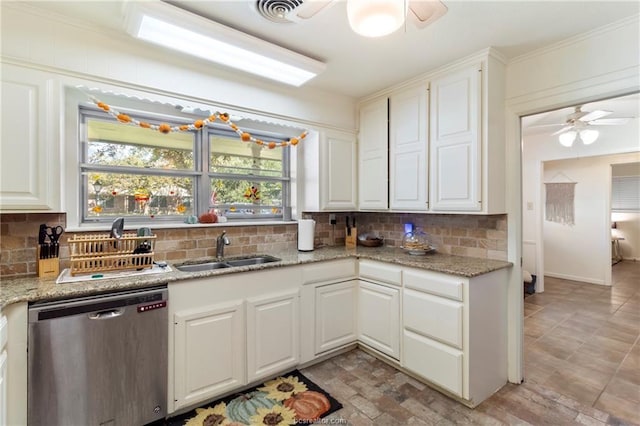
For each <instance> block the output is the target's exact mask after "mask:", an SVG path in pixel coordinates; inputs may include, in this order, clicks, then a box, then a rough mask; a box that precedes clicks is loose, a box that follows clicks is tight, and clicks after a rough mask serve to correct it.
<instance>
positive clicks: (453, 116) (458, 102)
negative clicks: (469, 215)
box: [429, 65, 482, 211]
mask: <svg viewBox="0 0 640 426" xmlns="http://www.w3.org/2000/svg"><path fill="white" fill-rule="evenodd" d="M480 71H481V67H480V65H476V66H473V67H469V68H467V69H464V70H462V71H459V72H457V73H454V74H451V75H448V76H446V77H443V78H440V79H436V80H434V81H432V82H431V137H430V154H429V155H430V158H431V165H430V168H431V189H430V195H431V200H430V204H431V210H449V211H458V210H459V211H479V210H481V209H482V205H481V203H480V201H481V200H480V188H481V175H480V173H481V170H480V153H481V149H480V144H481V139H480V137H481V134H480V87H481V85H480V81H481V77H482V76H481V72H480Z"/></svg>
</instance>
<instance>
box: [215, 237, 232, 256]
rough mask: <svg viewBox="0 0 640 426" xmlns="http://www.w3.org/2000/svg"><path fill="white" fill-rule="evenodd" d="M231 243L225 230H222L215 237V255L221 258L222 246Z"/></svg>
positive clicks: (222, 253) (222, 254)
mask: <svg viewBox="0 0 640 426" xmlns="http://www.w3.org/2000/svg"><path fill="white" fill-rule="evenodd" d="M229 244H231V242H230V241H229V238H227V231H222V234H220V236H219V237H218V238H216V257H217V258H218V259H222V258H223V257H224V246H228V245H229Z"/></svg>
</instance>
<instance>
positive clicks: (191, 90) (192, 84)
mask: <svg viewBox="0 0 640 426" xmlns="http://www.w3.org/2000/svg"><path fill="white" fill-rule="evenodd" d="M1 7H2V13H1V23H2V25H1V28H2V34H1V35H2V37H1V39H2V40H1V41H2V50H1V52H2V60H3V61H4V62H8V63H15V64H17V65H30V66H34V67H38V68H41V69H43V70H45V71H52V72H57V73H60V74H61V75H68V76H72V77H76V78H81V79H86V81H88V82H91V81H95V82H102V83H109V84H116V85H117V84H121V85H124V86H127V87H131V88H135V89H140V90H146V91H148V92H149V93H151V94H154V93H156V94H161V95H167V96H175V97H178V98H183V99H184V98H187V99H192V100H194V101H199V102H202V103H205V104H207V103H208V104H214V105H218V106H222V107H225V106H230V107H239V108H241V109H243V110H248V111H255V112H268V113H269V114H270V115H272V116H274V117H277V118H292V119H296V120H300V121H302V122H305V123H315V124H319V125H327V126H330V127H336V128H340V129H345V130H353V129H355V100H354V99H352V98H349V97H346V96H344V95H340V94H336V93H328V92H323V91H319V90H314V89H310V88H305V87H304V86H303V87H301V88H293V87H290V86H286V85H282V84H277V83H269V82H266V81H265V80H262V79H260V78H257V77H253V78H252V77H250V76H248V75H245V74H243V73H238V72H231V71H221V70H218V69H216V68H214V67H212V66H209V65H208V63H206V62H204V61H201V60H196V59H193V58H192V57H190V56H188V55H181V54H179V53H169V52H163V51H162V50H160V49H155V48H154V49H148V48H146V45H145V44H144V43H140V42H139V41H136V40H134V39H133V38H131V37H129V36H128V35H127V34H124V33H118V32H115V31H114V32H111V33H105V32H101V31H100V30H97V29H93V28H91V27H90V26H88V25H86V24H84V23H82V22H71V21H69V20H68V19H66V18H62V17H59V16H56V15H54V14H52V13H50V12H43V11H42V10H41V9H38V8H35V7H33V6H30V5H27V4H25V3H23V2H1Z"/></svg>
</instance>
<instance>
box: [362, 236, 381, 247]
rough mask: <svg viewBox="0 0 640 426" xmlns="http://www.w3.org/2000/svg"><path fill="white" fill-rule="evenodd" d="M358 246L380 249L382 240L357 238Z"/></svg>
mask: <svg viewBox="0 0 640 426" xmlns="http://www.w3.org/2000/svg"><path fill="white" fill-rule="evenodd" d="M358 244H360V245H361V246H364V247H380V246H381V245H382V244H384V238H382V237H379V238H360V237H358Z"/></svg>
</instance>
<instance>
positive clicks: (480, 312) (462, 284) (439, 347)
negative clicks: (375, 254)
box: [401, 268, 507, 406]
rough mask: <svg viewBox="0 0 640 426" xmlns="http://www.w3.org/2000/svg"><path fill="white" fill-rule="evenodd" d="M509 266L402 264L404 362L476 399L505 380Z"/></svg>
mask: <svg viewBox="0 0 640 426" xmlns="http://www.w3.org/2000/svg"><path fill="white" fill-rule="evenodd" d="M506 274H507V271H506V270H504V269H503V270H498V271H493V272H490V273H487V274H484V275H480V276H477V277H473V278H464V277H458V276H453V275H447V274H442V273H436V272H430V271H424V270H418V269H414V268H403V271H402V285H403V289H402V329H403V330H402V348H403V349H402V356H401V360H402V366H403V367H404V368H406V369H407V370H409V371H411V372H413V373H415V374H417V375H418V376H420V377H422V378H424V379H426V380H427V381H428V382H430V383H433V384H435V385H437V386H438V387H440V388H441V389H443V390H446V391H447V392H449V393H451V394H452V395H455V396H457V397H459V398H462V399H464V400H466V401H467V402H468V403H469V404H470V405H473V406H475V405H477V404H479V403H480V402H482V401H483V400H485V399H486V398H488V397H489V396H490V395H491V394H493V393H494V392H495V391H497V390H498V389H500V387H502V386H503V385H504V384H505V383H506V381H507V345H506V331H507V321H506V318H507V316H506V282H507V276H506Z"/></svg>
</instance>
